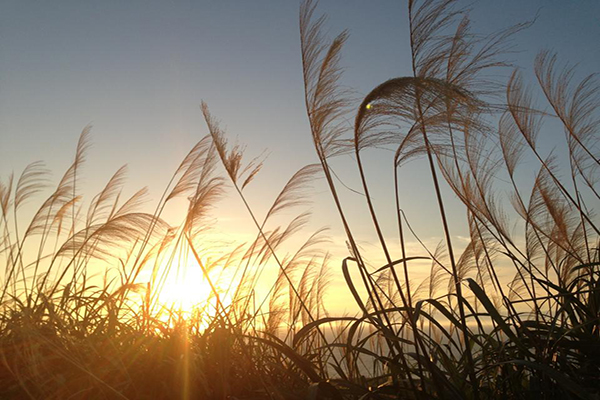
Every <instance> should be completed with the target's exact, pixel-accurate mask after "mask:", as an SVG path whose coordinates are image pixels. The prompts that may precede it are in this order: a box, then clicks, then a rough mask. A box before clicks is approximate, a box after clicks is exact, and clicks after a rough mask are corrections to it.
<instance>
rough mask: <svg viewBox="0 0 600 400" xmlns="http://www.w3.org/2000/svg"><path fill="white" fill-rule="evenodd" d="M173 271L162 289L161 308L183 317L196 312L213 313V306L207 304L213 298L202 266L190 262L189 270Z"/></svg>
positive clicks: (160, 293) (159, 301) (159, 300)
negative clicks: (173, 311) (175, 311)
mask: <svg viewBox="0 0 600 400" xmlns="http://www.w3.org/2000/svg"><path fill="white" fill-rule="evenodd" d="M173 269H174V268H171V270H172V271H171V273H170V274H169V276H168V277H167V279H166V280H165V282H164V285H162V288H161V289H160V292H159V295H158V303H159V306H162V307H164V308H166V309H173V310H177V311H179V312H181V313H182V314H183V315H190V314H191V313H192V312H193V311H195V310H202V311H204V312H208V313H210V312H212V310H211V307H212V306H209V305H208V304H207V303H208V302H209V300H210V299H211V297H212V296H211V287H210V284H209V282H208V280H207V279H206V278H205V277H204V274H203V273H202V269H201V268H200V266H199V265H198V264H197V263H195V262H189V263H188V265H187V268H181V269H180V270H179V271H173ZM207 306H208V307H207Z"/></svg>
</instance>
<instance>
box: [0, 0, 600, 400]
mask: <svg viewBox="0 0 600 400" xmlns="http://www.w3.org/2000/svg"><path fill="white" fill-rule="evenodd" d="M408 10H409V19H410V44H411V55H410V56H411V60H412V75H411V76H406V77H399V78H393V79H390V80H388V81H386V82H384V83H382V84H381V85H379V86H378V87H376V88H375V89H373V90H372V91H371V92H370V93H369V94H368V95H367V96H366V97H365V98H364V99H363V100H362V101H361V102H360V105H358V108H357V109H355V110H352V105H353V104H354V101H353V100H352V99H351V98H350V97H348V93H347V92H346V91H344V90H341V89H340V86H339V84H338V81H339V78H340V76H341V69H340V66H339V62H340V55H341V50H342V47H343V45H344V42H345V41H346V39H347V33H346V32H343V33H342V34H340V35H339V36H337V37H336V38H334V39H333V40H332V41H330V42H328V41H327V40H326V38H325V37H324V36H323V35H322V33H321V30H322V28H323V25H324V24H325V19H324V18H323V17H321V18H315V17H314V13H315V5H314V4H313V3H312V2H311V1H307V2H305V3H303V5H302V7H301V10H300V36H301V54H302V63H303V76H304V82H305V101H306V111H307V115H308V120H309V123H310V130H311V132H310V133H311V135H312V138H313V141H314V145H315V151H316V154H317V156H318V160H319V163H318V164H314V165H308V166H306V167H304V168H302V169H301V170H299V171H298V172H297V173H296V174H294V175H293V176H292V178H291V179H290V180H289V182H288V183H287V184H286V185H285V186H284V188H283V189H282V191H281V192H280V194H279V195H278V196H277V197H276V199H275V201H274V202H273V204H272V205H271V206H270V207H268V208H267V212H266V214H265V216H264V217H262V218H261V217H260V216H259V215H257V213H256V212H255V211H254V209H253V207H252V204H250V203H249V202H248V200H247V198H246V195H245V188H246V187H247V186H248V185H249V184H251V182H252V180H253V179H254V178H255V177H256V176H257V174H258V173H259V171H260V169H261V167H262V162H261V160H260V159H253V160H250V161H247V160H245V158H244V151H243V148H241V147H240V146H231V144H229V143H228V142H227V139H226V136H225V133H224V132H223V130H222V129H221V128H220V126H219V123H218V121H217V120H216V119H215V118H214V117H213V116H212V115H211V113H210V112H209V110H208V106H207V105H206V104H205V103H203V104H202V113H203V115H204V118H205V120H206V123H207V126H208V130H209V132H210V134H209V135H208V136H207V137H205V138H203V139H202V140H200V141H199V142H198V143H197V144H196V146H194V148H193V149H192V150H191V151H190V152H189V154H188V155H187V156H186V157H185V158H184V160H183V161H182V162H181V164H180V166H179V167H178V168H177V169H176V171H175V173H174V175H173V177H172V179H171V181H170V183H169V185H168V187H167V188H166V190H165V191H164V193H163V195H162V197H161V199H160V200H159V202H158V204H157V205H156V207H155V209H154V212H153V213H147V212H142V211H140V210H141V209H142V208H141V207H142V205H143V203H144V198H145V196H146V193H147V191H146V190H145V189H142V190H140V191H138V192H136V193H135V194H134V195H133V196H132V197H130V198H129V199H127V200H125V201H123V200H122V199H121V190H122V186H123V182H124V173H125V169H124V168H121V169H119V170H118V171H117V172H116V173H115V175H114V176H113V177H112V178H111V179H110V180H109V182H108V183H107V185H106V186H105V188H104V189H103V190H102V191H101V192H100V193H99V194H97V195H96V196H95V197H93V198H92V199H91V200H90V201H89V204H86V205H85V208H84V204H85V202H84V201H83V197H82V195H80V193H79V191H78V187H77V182H78V177H79V174H80V173H79V170H80V167H81V165H82V164H83V163H84V162H85V155H86V152H87V150H88V147H89V128H86V129H85V130H84V131H83V133H82V135H81V137H80V140H79V143H78V145H77V149H76V155H75V159H74V161H73V163H72V164H71V166H70V167H69V168H68V170H67V171H66V173H65V174H64V175H63V177H62V179H61V180H60V182H59V184H58V186H57V187H56V188H55V189H53V190H52V193H51V194H50V196H48V197H47V198H46V199H45V200H44V201H43V202H42V204H41V206H40V207H39V208H38V209H37V211H34V212H33V213H32V214H33V217H32V218H31V220H29V221H28V222H25V219H24V218H23V217H21V215H22V212H23V210H22V209H23V205H24V204H26V203H31V202H32V201H33V199H35V198H37V197H39V196H40V194H41V193H43V190H44V188H45V187H46V186H47V175H46V171H45V170H44V168H43V165H42V164H41V163H33V164H30V165H29V166H28V167H27V168H26V169H25V170H24V171H23V173H22V174H21V175H20V176H19V177H18V178H13V176H12V175H11V176H10V177H9V178H8V180H7V181H6V180H5V181H3V182H2V183H1V184H0V207H1V212H2V214H1V218H0V257H2V260H3V262H4V265H5V269H4V275H3V280H2V292H1V297H0V302H1V307H2V310H1V313H0V316H1V321H0V330H1V331H0V350H1V351H0V355H1V363H0V383H1V385H2V389H1V390H2V397H3V398H15V399H16V398H34V399H37V398H48V399H53V398H56V399H63V398H75V399H76V398H82V399H83V398H85V399H87V398H129V399H137V398H148V399H150V398H152V399H154V398H184V399H192V398H199V399H200V398H202V399H204V398H212V399H225V398H230V399H263V398H271V399H288V398H289V399H304V398H306V399H346V398H347V399H394V398H406V399H429V398H439V399H470V398H473V399H488V398H497V399H504V398H523V399H529V398H536V399H538V398H547V399H564V398H584V399H597V398H599V396H600V322H599V321H600V292H599V290H600V286H599V281H600V268H599V266H600V253H599V248H600V246H599V235H598V234H599V233H600V231H599V230H598V221H597V217H596V215H595V212H594V206H595V205H597V204H598V200H600V195H599V194H598V187H597V186H598V183H597V182H598V167H599V166H600V161H599V160H600V154H599V153H598V127H599V123H600V119H599V117H598V107H599V105H600V98H599V96H598V94H599V86H598V82H597V80H596V77H595V76H589V77H586V78H584V79H583V80H580V81H577V80H576V78H575V77H576V75H575V71H574V69H573V68H571V67H569V66H567V67H565V69H560V68H559V67H558V66H557V65H558V61H557V57H556V56H555V55H553V54H552V53H550V52H548V51H543V52H541V53H540V54H539V55H538V57H537V58H536V62H535V66H534V72H535V75H536V77H537V81H538V82H537V84H538V87H539V89H541V90H539V94H540V95H541V97H542V98H543V101H544V103H545V104H544V105H542V104H541V101H540V102H538V100H537V99H538V97H540V96H538V95H536V94H534V90H533V89H532V88H530V87H527V86H526V85H525V84H524V82H523V78H522V75H521V73H520V72H519V71H518V70H515V72H514V73H512V75H511V76H510V79H508V81H507V82H506V83H502V82H501V81H500V79H498V78H497V76H500V75H498V74H497V72H498V69H499V68H510V66H509V65H508V64H507V63H506V62H505V61H504V59H505V56H506V54H507V52H509V51H510V50H511V47H510V45H509V43H510V40H511V37H512V36H513V35H514V34H516V33H517V32H518V31H519V30H521V29H523V28H525V27H526V26H527V24H523V25H519V26H516V27H512V28H509V29H507V30H506V31H503V32H498V33H495V34H494V35H491V36H488V37H483V36H479V35H476V34H474V33H472V32H471V31H470V30H469V20H468V16H467V14H466V12H464V11H463V10H461V9H459V8H457V7H456V4H455V1H452V0H445V1H434V0H424V1H418V2H417V1H411V0H409V1H408ZM538 103H540V104H538ZM351 113H352V114H353V115H352V116H353V119H354V125H353V126H348V123H347V121H348V120H351V119H349V118H348V116H349V114H351ZM550 119H551V120H556V121H558V122H559V123H560V124H561V128H562V129H563V130H564V140H563V145H564V148H563V149H555V150H554V151H552V152H550V153H548V152H544V151H543V150H542V146H539V144H538V142H539V140H540V136H541V134H543V130H544V129H548V128H547V125H544V124H543V122H544V121H545V120H550ZM369 148H387V149H391V150H393V152H392V153H391V154H393V156H392V157H390V159H389V165H390V166H391V167H392V168H393V176H394V182H392V184H391V185H390V187H389V189H390V192H389V198H390V199H393V201H395V210H396V213H395V214H394V215H391V216H389V215H386V216H385V218H386V219H390V218H392V219H395V220H396V225H397V229H398V231H397V232H398V234H397V236H396V237H395V238H394V239H393V240H397V241H398V242H397V244H394V245H393V246H392V245H390V243H391V242H390V240H392V239H390V238H389V237H386V234H385V232H384V230H383V229H382V226H381V223H380V218H381V216H380V215H379V214H378V211H377V209H376V207H375V204H374V203H373V201H372V197H371V194H370V184H372V183H370V182H369V181H368V179H367V173H366V172H365V170H366V169H367V168H368V165H365V162H364V161H363V157H362V156H363V153H362V152H363V151H364V150H366V149H369ZM344 154H351V155H353V157H354V159H355V160H356V166H357V168H358V170H357V173H358V176H359V179H360V182H361V185H362V188H361V189H362V192H363V194H364V199H365V205H366V209H367V210H368V217H369V219H370V221H371V222H372V224H373V229H374V233H375V235H376V239H377V243H378V245H379V249H380V252H381V255H382V256H383V257H384V258H385V260H386V261H385V264H384V265H382V266H372V265H371V264H370V263H369V262H368V261H367V259H366V257H365V254H364V251H363V250H362V249H361V248H360V246H359V245H358V242H359V241H362V240H364V238H358V237H357V236H356V235H355V234H354V233H353V229H352V228H353V227H352V226H351V224H350V222H349V218H347V216H348V215H349V214H348V213H349V211H348V210H347V208H345V207H344V198H343V194H344V193H343V191H342V190H340V189H338V185H339V183H338V180H337V179H336V174H335V172H334V170H333V167H332V165H331V163H330V162H331V159H332V158H333V157H336V156H340V155H344ZM419 158H420V159H423V160H424V161H425V163H426V165H427V168H428V173H429V175H430V178H431V181H430V182H429V183H430V184H431V185H432V188H433V193H434V196H435V202H436V205H437V209H436V210H435V211H436V212H438V213H439V229H440V232H441V233H442V235H443V238H444V239H443V241H442V242H441V243H440V244H438V246H437V247H436V248H435V249H430V248H428V247H427V246H426V245H425V243H424V242H423V241H421V239H420V238H419V237H418V235H416V234H415V231H414V229H413V226H412V223H411V222H418V220H419V216H418V215H417V216H410V219H409V217H408V216H407V215H405V213H404V211H403V210H402V208H401V206H400V200H399V199H400V194H401V193H402V192H403V191H404V187H405V186H404V184H403V182H402V179H401V178H400V177H401V175H400V171H401V169H402V167H403V166H404V165H405V164H406V163H408V162H411V161H412V160H414V159H419ZM525 159H527V160H529V162H528V164H527V167H526V168H527V169H528V170H531V168H532V167H531V165H532V164H531V160H533V161H535V162H536V163H537V164H536V167H535V168H536V171H535V172H536V173H535V174H534V176H533V178H534V179H533V181H532V182H530V183H529V184H523V181H524V180H523V179H522V178H523V177H522V176H520V175H519V174H522V172H523V170H524V168H525V167H523V166H522V161H523V160H525ZM220 166H223V167H224V170H225V172H226V174H224V177H222V176H220V174H219V173H218V172H217V171H218V168H220ZM321 173H322V174H323V175H324V177H325V180H326V182H327V184H328V186H329V189H330V192H331V195H332V198H333V203H334V206H335V208H336V210H337V211H338V213H339V218H340V221H341V223H342V226H343V229H344V231H345V233H346V237H347V244H348V249H349V255H348V257H346V258H345V259H344V260H342V261H338V260H335V259H332V257H331V256H330V255H329V254H328V252H327V251H326V249H327V246H328V242H327V237H326V235H325V234H324V231H323V230H319V231H317V232H315V233H313V234H311V235H309V236H308V238H306V240H305V241H304V242H303V244H302V245H301V246H300V247H299V248H297V249H296V250H294V251H292V252H290V251H289V248H286V247H285V243H286V241H287V240H288V239H289V238H291V237H298V235H302V232H303V228H305V227H306V225H307V222H308V217H309V215H308V213H307V212H300V213H299V214H298V215H297V216H296V217H294V218H292V219H291V220H289V221H288V222H287V224H284V225H282V226H276V224H275V222H274V221H281V220H282V218H281V217H282V211H284V210H289V209H291V208H294V207H297V206H301V205H304V204H305V203H306V201H307V195H308V194H310V188H309V187H308V185H309V184H310V182H311V181H312V180H313V179H314V177H315V176H316V175H318V174H321ZM524 175H526V174H524ZM525 177H526V176H525ZM227 181H228V182H229V184H231V185H232V186H233V188H234V191H235V192H236V194H237V195H238V196H239V197H240V198H241V199H242V200H243V204H244V205H245V207H246V208H247V212H248V214H249V215H250V217H251V219H252V221H253V223H254V227H255V229H256V237H255V239H254V240H253V241H252V242H251V243H248V244H245V245H240V246H239V247H237V248H235V249H233V250H230V251H221V252H219V250H218V249H214V248H207V247H206V243H209V242H207V241H206V238H207V237H208V235H209V234H208V233H206V230H207V228H208V223H207V216H209V215H210V213H211V209H212V206H213V205H214V203H215V202H216V201H217V200H218V199H219V198H220V197H222V196H223V195H224V192H225V189H224V188H225V185H226V184H227ZM378 184H381V182H378ZM450 192H452V193H453V194H454V195H455V196H456V198H458V199H459V200H460V202H461V203H462V204H464V208H463V210H461V212H464V213H465V217H466V220H465V221H466V226H467V227H468V231H469V241H468V244H467V246H466V247H465V248H464V250H462V251H458V250H457V248H456V246H455V245H454V244H453V240H454V238H455V237H454V236H453V230H454V229H455V228H454V227H453V226H451V225H450V222H449V219H448V215H447V214H448V212H449V210H448V207H447V205H446V204H447V203H446V200H445V198H447V196H448V195H449V193H450ZM175 199H186V200H187V204H188V208H187V212H186V213H185V216H184V217H183V218H182V220H181V221H180V222H179V223H177V224H173V223H169V222H167V221H165V220H163V217H162V215H163V212H164V210H165V209H166V208H167V207H168V206H170V205H171V204H173V202H174V200H175ZM178 204H180V203H178ZM352 212H353V213H354V212H356V210H352ZM452 212H456V211H454V210H453V211H452ZM274 225H275V226H274ZM515 226H516V228H515ZM410 237H413V238H414V239H415V240H417V241H418V242H419V243H421V244H422V252H421V253H418V254H412V253H410V252H409V251H408V247H407V245H406V244H407V239H408V238H410ZM394 249H399V252H398V254H396V253H397V251H396V250H394ZM419 260H420V262H421V264H419V265H422V263H423V261H424V260H429V262H430V263H431V264H430V274H429V276H428V277H427V278H426V279H424V280H423V281H422V282H415V281H414V278H411V274H414V272H413V271H412V268H413V267H412V266H413V265H414V263H415V262H417V261H419ZM190 262H192V263H194V265H198V267H199V268H200V269H201V271H202V274H203V277H204V280H205V281H206V282H207V283H208V287H210V290H211V294H210V296H209V298H208V299H207V301H206V302H205V303H204V304H199V305H198V307H197V308H196V309H195V311H193V312H192V313H191V314H190V313H189V312H184V311H182V310H178V309H177V307H175V306H174V307H172V308H168V307H165V305H164V304H163V303H162V302H161V300H160V298H159V294H160V292H161V290H162V289H163V288H164V287H165V285H167V283H166V282H168V279H169V276H170V274H172V273H176V272H178V271H177V270H178V269H179V268H186V266H187V265H189V263H190ZM269 263H271V264H270V265H275V266H276V268H277V270H278V275H277V277H276V279H275V282H274V283H273V285H272V287H271V288H270V290H269V291H268V293H267V295H266V296H262V295H260V294H259V293H257V290H256V287H257V283H258V282H262V281H263V280H264V279H265V275H263V271H264V270H265V268H266V267H267V265H268V264H269ZM332 263H333V264H335V267H336V268H335V269H336V270H341V272H342V274H343V278H344V279H345V282H346V284H347V286H348V289H349V291H350V293H351V296H352V297H353V301H354V302H355V303H356V306H357V308H358V309H359V312H358V314H356V315H350V316H349V315H346V316H334V315H331V314H329V313H328V312H327V311H326V308H325V304H324V297H323V296H324V293H325V291H326V287H327V284H328V282H329V279H330V276H331V273H332V272H330V271H329V265H331V264H332ZM509 269H510V271H511V275H512V276H514V278H512V279H508V280H506V279H503V278H502V276H503V275H506V271H507V270H509ZM98 271H102V274H100V276H99V274H98ZM353 271H355V272H357V273H355V272H353ZM501 272H502V273H501ZM355 276H357V277H359V280H358V281H357V280H356V279H355V278H354V277H355ZM361 293H364V295H361Z"/></svg>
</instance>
